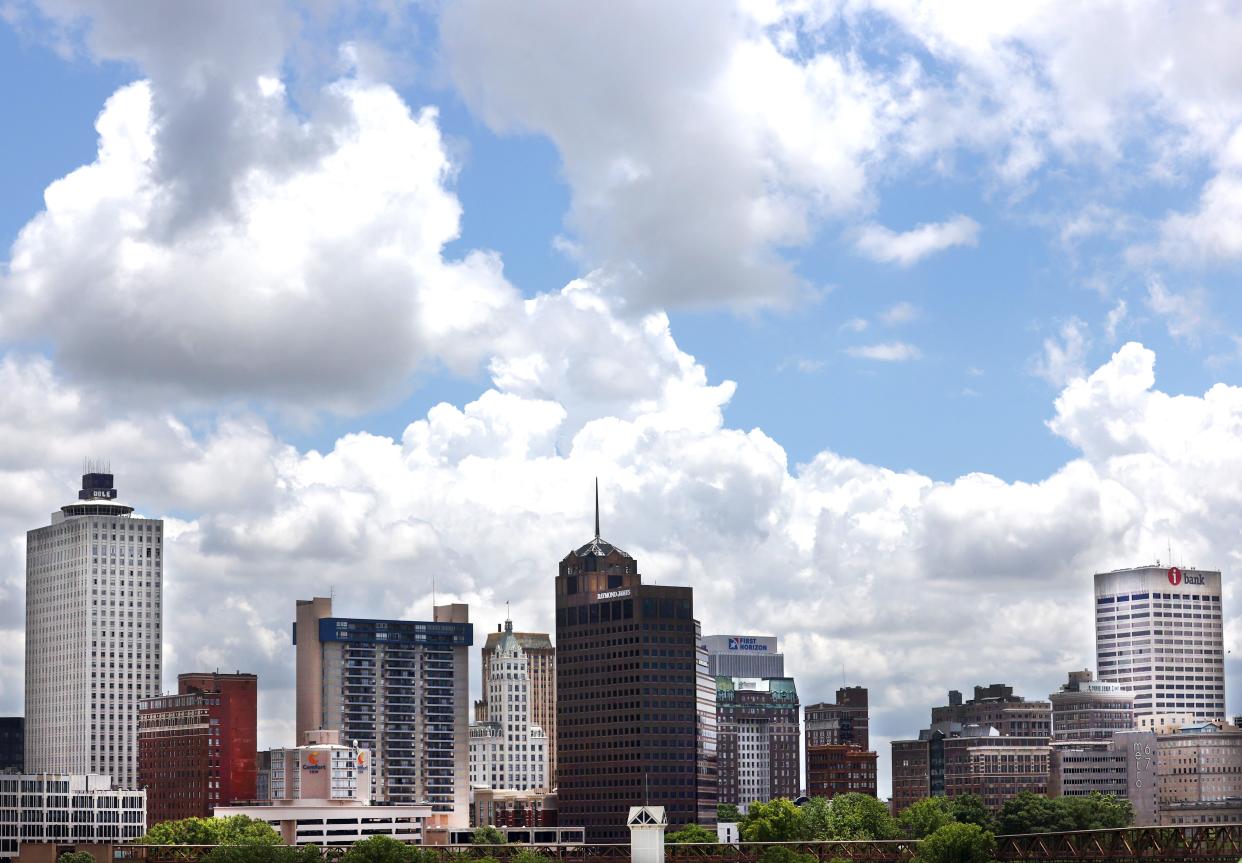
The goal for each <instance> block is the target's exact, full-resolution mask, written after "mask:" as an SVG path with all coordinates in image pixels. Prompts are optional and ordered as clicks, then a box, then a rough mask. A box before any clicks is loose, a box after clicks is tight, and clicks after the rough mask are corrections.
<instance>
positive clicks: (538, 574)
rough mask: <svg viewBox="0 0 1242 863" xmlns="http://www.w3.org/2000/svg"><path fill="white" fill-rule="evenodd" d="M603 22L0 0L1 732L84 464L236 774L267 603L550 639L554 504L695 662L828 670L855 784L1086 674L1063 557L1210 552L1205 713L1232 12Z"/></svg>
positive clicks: (824, 9)
mask: <svg viewBox="0 0 1242 863" xmlns="http://www.w3.org/2000/svg"><path fill="white" fill-rule="evenodd" d="M604 6H605V8H603V9H602V10H601V11H599V12H597V13H595V14H579V13H578V10H577V9H575V10H573V12H572V13H571V12H569V11H566V10H565V9H564V8H562V7H561V6H559V5H558V4H554V3H548V2H543V0H532V2H530V3H522V4H511V3H504V2H496V0H455V2H452V3H445V4H436V3H433V4H370V3H368V2H363V3H361V4H343V5H340V6H338V5H335V4H313V8H312V9H310V10H308V9H307V8H304V4H291V3H288V2H285V0H254V2H249V3H245V4H239V5H238V7H237V9H236V13H235V14H233V15H228V16H224V15H219V14H213V8H214V7H213V4H190V3H155V4H142V3H138V4H116V3H98V2H95V3H88V2H84V0H65V2H56V3H52V2H49V0H17V2H15V3H8V4H6V5H5V12H4V14H3V15H0V106H3V107H4V108H5V110H6V113H5V119H6V122H5V129H6V132H7V133H8V134H6V136H5V139H4V140H5V146H4V153H3V157H2V158H0V241H2V242H0V247H2V248H3V249H4V251H3V253H0V443H2V451H3V452H4V454H5V457H6V458H5V460H4V462H3V464H0V482H2V483H3V484H4V488H5V489H6V494H5V496H4V505H3V506H0V537H4V538H5V539H6V540H7V541H6V542H4V543H0V714H7V713H20V712H23V708H22V705H23V699H24V694H23V692H22V690H23V687H24V685H25V684H24V678H23V674H24V672H23V670H22V669H23V666H24V654H25V649H26V645H27V638H28V637H29V634H28V633H27V632H26V631H25V621H24V609H25V608H26V607H27V605H28V604H30V603H31V600H32V598H33V597H32V595H31V594H29V593H27V589H26V586H25V555H26V553H27V551H28V550H27V548H26V545H25V534H26V531H27V530H29V529H31V528H32V527H36V526H39V525H45V524H47V516H48V514H49V513H51V512H53V511H55V510H56V509H57V508H58V507H60V506H62V505H63V504H64V503H65V501H66V500H67V499H69V498H71V497H72V496H73V493H74V490H75V489H76V488H77V465H78V463H79V462H80V460H81V459H82V457H83V456H105V457H106V456H111V458H112V459H113V467H114V469H115V471H116V473H117V475H118V480H119V482H120V484H121V487H122V490H123V492H124V495H125V497H126V498H127V499H128V503H130V504H133V505H135V506H137V507H138V508H139V510H140V512H141V513H143V514H148V515H152V516H158V517H160V518H162V519H163V520H164V548H165V550H166V552H167V559H168V561H169V564H168V566H167V567H166V569H165V570H164V573H163V575H164V578H163V581H164V588H163V596H162V602H163V607H164V615H165V620H164V630H163V633H162V635H163V638H162V641H163V647H164V656H163V666H162V671H161V676H162V680H157V681H155V684H156V685H157V686H158V687H159V688H160V689H163V690H171V689H173V687H174V684H175V674H176V673H177V672H179V671H203V670H211V669H215V668H219V669H223V670H233V669H242V670H245V671H247V672H252V673H255V674H257V675H258V677H259V680H260V682H261V683H260V685H261V687H262V690H263V693H262V696H261V699H260V702H261V704H260V711H261V716H260V730H259V735H260V742H261V745H287V744H289V743H292V742H294V740H293V738H294V734H293V725H292V718H291V717H290V716H288V714H287V713H286V712H285V711H283V710H281V709H280V708H279V705H280V704H282V703H291V702H292V699H293V697H294V692H293V674H292V662H293V660H292V655H291V653H292V651H291V649H290V647H289V644H288V641H289V632H288V622H289V621H288V609H289V607H290V598H291V597H297V596H302V597H306V596H321V597H323V596H332V595H333V594H334V592H335V595H336V596H337V603H338V612H339V613H340V614H341V615H342V616H349V617H357V618H383V619H392V620H425V619H428V618H429V617H430V616H431V615H432V611H431V609H432V607H433V605H435V604H437V603H464V604H468V605H469V606H470V609H471V619H472V620H475V621H477V622H478V625H479V627H480V632H483V631H484V630H490V629H492V628H494V626H495V625H496V624H497V623H499V622H501V621H503V620H504V619H505V615H504V613H503V606H504V604H505V602H506V601H510V602H512V604H513V608H512V618H513V619H514V620H515V621H521V626H522V628H523V629H528V630H531V631H545V632H551V631H553V630H554V625H553V610H552V608H551V605H550V602H549V601H548V592H549V591H550V589H551V587H550V584H551V582H550V576H549V567H550V565H551V563H553V562H555V561H558V560H561V559H562V558H563V556H564V554H565V552H566V551H567V550H568V549H571V548H575V547H577V545H578V544H579V543H580V542H581V539H582V536H583V535H584V532H589V529H590V528H589V525H590V507H589V499H590V490H589V484H590V478H591V477H593V476H597V475H598V476H600V477H601V492H602V497H601V504H602V513H601V515H602V518H603V521H604V525H605V528H606V529H605V533H606V534H607V535H609V536H611V537H614V538H616V539H617V540H618V541H619V542H620V543H621V545H622V546H623V547H624V548H626V549H627V550H628V551H630V552H631V553H632V554H634V555H635V556H636V557H637V558H638V559H640V560H642V561H643V565H644V567H645V568H646V571H645V573H644V575H645V577H646V578H647V579H649V580H651V581H653V582H658V584H659V585H666V584H669V585H672V584H676V585H684V586H687V587H689V588H692V589H693V590H694V592H695V594H694V595H695V614H696V617H698V618H699V619H700V620H701V621H702V622H703V626H704V627H705V629H704V631H705V632H709V633H762V634H765V635H772V636H775V637H778V638H779V639H780V644H781V647H782V651H783V652H784V654H785V656H786V663H785V664H786V668H785V672H786V674H788V675H789V676H791V677H794V678H795V679H796V680H797V689H798V693H799V697H800V698H801V699H802V701H803V702H804V703H808V704H809V703H815V702H818V701H823V700H827V699H830V698H831V697H832V693H833V692H835V691H836V690H837V689H839V688H841V687H842V686H844V685H849V684H858V685H862V686H865V687H867V688H868V690H869V693H870V698H871V704H872V715H871V727H870V733H871V737H872V741H871V743H872V747H873V748H874V749H876V750H877V751H878V752H879V753H880V769H881V777H880V790H881V793H883V792H884V791H885V790H886V789H887V787H888V745H887V744H888V741H890V740H891V739H894V738H898V739H902V738H905V737H906V736H907V735H909V734H910V733H912V732H914V731H916V730H917V729H919V728H922V727H923V726H924V724H925V719H926V717H925V711H926V707H927V706H928V705H931V704H936V703H939V700H940V699H941V698H942V696H943V693H944V691H945V690H948V689H959V690H962V689H968V688H969V687H971V686H973V685H975V684H988V683H991V682H994V681H1005V682H1006V683H1009V684H1011V685H1012V686H1013V687H1014V688H1015V691H1017V692H1020V693H1023V694H1024V695H1026V696H1028V697H1031V698H1036V697H1046V696H1047V695H1048V694H1049V693H1051V692H1053V691H1056V689H1057V687H1058V686H1059V685H1060V684H1061V683H1062V682H1063V680H1064V675H1065V672H1066V671H1067V670H1070V669H1075V670H1076V669H1082V668H1090V667H1094V662H1093V660H1092V657H1093V655H1094V643H1093V641H1094V637H1093V624H1094V617H1093V609H1092V608H1091V605H1090V602H1091V587H1090V584H1091V580H1092V575H1093V574H1094V573H1096V572H1103V571H1108V570H1113V569H1116V568H1119V567H1128V566H1138V565H1142V564H1148V563H1153V562H1154V561H1155V560H1156V559H1160V560H1161V561H1162V566H1163V565H1166V564H1168V563H1170V562H1172V563H1175V564H1177V565H1178V566H1179V567H1181V568H1183V569H1187V570H1189V569H1192V568H1194V567H1207V568H1211V569H1212V570H1219V571H1221V572H1222V573H1223V589H1222V592H1221V593H1222V596H1223V605H1224V609H1225V620H1224V627H1223V638H1224V642H1225V649H1226V650H1227V651H1231V653H1229V654H1227V655H1226V661H1225V667H1224V672H1225V678H1226V687H1227V692H1228V693H1231V694H1230V695H1229V697H1230V698H1231V699H1235V700H1234V701H1233V702H1232V703H1229V704H1226V706H1225V707H1226V710H1225V712H1226V714H1227V715H1231V714H1232V713H1234V712H1237V711H1239V710H1242V703H1239V702H1237V701H1236V698H1237V695H1236V693H1238V692H1242V665H1240V664H1239V663H1238V661H1237V659H1235V657H1239V656H1242V654H1240V653H1239V650H1238V648H1239V638H1242V622H1240V618H1239V616H1238V614H1237V613H1236V612H1237V610H1238V609H1240V608H1242V605H1240V604H1239V601H1240V600H1242V592H1240V591H1239V589H1238V587H1237V586H1236V584H1235V582H1236V581H1237V579H1236V574H1237V571H1238V567H1239V563H1240V562H1242V552H1240V551H1239V549H1238V544H1237V537H1238V536H1239V535H1240V534H1242V488H1240V487H1239V485H1238V483H1237V482H1236V481H1235V479H1234V478H1235V477H1237V476H1242V439H1239V436H1238V435H1237V433H1236V429H1237V428H1239V427H1242V386H1239V383H1240V381H1239V375H1240V372H1242V351H1240V350H1239V345H1240V344H1242V341H1239V338H1240V337H1239V335H1238V334H1239V333H1242V328H1240V324H1242V295H1240V294H1239V293H1238V291H1237V290H1236V286H1235V282H1236V276H1237V273H1238V267H1239V262H1240V261H1242V240H1240V239H1239V238H1242V179H1240V178H1242V100H1240V99H1238V97H1237V95H1236V92H1235V91H1236V87H1234V86H1233V85H1232V83H1231V82H1232V81H1233V80H1234V79H1235V77H1236V75H1237V74H1238V73H1239V72H1242V60H1239V59H1238V57H1237V55H1238V52H1237V51H1236V50H1235V46H1236V43H1237V37H1238V34H1239V33H1242V15H1240V14H1238V11H1237V10H1236V9H1235V8H1232V7H1228V6H1215V7H1210V8H1208V7H1204V8H1200V7H1199V6H1187V5H1179V4H1167V3H1164V4H1160V3H1146V4H1144V3H1126V4H1121V3H1111V2H1101V3H1098V4H1092V7H1091V9H1090V10H1085V11H1083V12H1082V13H1081V14H1080V15H1075V16H1067V15H1064V14H1061V13H1059V12H1058V10H1057V8H1056V7H1055V5H1054V6H1051V7H1041V6H1039V5H1038V4H1030V5H1023V6H1022V7H1021V8H1018V7H1015V6H1012V5H1007V4H981V6H980V8H979V9H978V10H972V11H971V12H970V13H962V12H960V8H961V7H954V6H953V5H952V4H935V3H925V4H923V5H922V6H916V5H914V4H904V3H901V2H878V0H877V2H871V0H860V2H857V3H849V4H824V5H822V6H821V7H819V9H818V10H816V9H814V8H813V6H814V4H790V3H754V2H747V3H743V2H736V3H732V2H711V0H687V2H685V3H679V4H654V5H650V4H649V5H646V6H643V5H641V4H628V3H619V4H604ZM955 10H957V11H955ZM1170 546H1171V551H1172V554H1171V556H1172V558H1173V560H1172V561H1170V560H1168V558H1169V557H1170ZM433 596H434V598H433ZM127 599H128V597H127ZM476 658H477V656H476ZM472 664H473V661H472ZM477 687H478V677H477V672H476V675H475V676H474V679H473V681H472V692H471V696H472V697H475V698H477V697H478V695H479V693H478V688H477Z"/></svg>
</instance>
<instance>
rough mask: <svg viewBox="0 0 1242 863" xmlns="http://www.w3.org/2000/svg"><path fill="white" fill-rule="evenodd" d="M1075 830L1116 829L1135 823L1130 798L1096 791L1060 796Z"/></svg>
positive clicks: (1059, 798) (1061, 803)
mask: <svg viewBox="0 0 1242 863" xmlns="http://www.w3.org/2000/svg"><path fill="white" fill-rule="evenodd" d="M1055 802H1056V803H1057V805H1058V806H1061V807H1062V808H1063V809H1065V810H1066V812H1067V813H1068V819H1069V821H1070V823H1072V824H1073V828H1072V829H1074V830H1116V829H1118V828H1121V827H1129V826H1130V825H1131V824H1133V823H1134V807H1133V806H1131V805H1130V801H1129V800H1125V799H1123V798H1120V797H1113V796H1112V795H1111V794H1101V793H1100V792H1098V791H1096V792H1093V793H1091V794H1090V795H1088V796H1086V797H1058V798H1056V801H1055Z"/></svg>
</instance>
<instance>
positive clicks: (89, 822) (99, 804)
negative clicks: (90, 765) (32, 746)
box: [0, 773, 147, 861]
mask: <svg viewBox="0 0 1242 863" xmlns="http://www.w3.org/2000/svg"><path fill="white" fill-rule="evenodd" d="M146 799H147V795H146V793H145V792H143V791H122V790H119V789H117V788H116V787H115V786H114V785H113V783H112V778H111V777H110V776H97V775H64V774H54V773H36V774H29V773H27V774H3V775H0V861H10V860H17V859H18V857H19V855H20V854H21V846H22V845H25V844H35V845H44V844H51V843H55V844H58V845H70V844H76V843H79V842H81V843H116V844H119V843H121V842H128V841H130V840H133V839H137V838H138V837H139V836H141V835H142V834H143V833H145V832H147V820H146V808H147V807H146Z"/></svg>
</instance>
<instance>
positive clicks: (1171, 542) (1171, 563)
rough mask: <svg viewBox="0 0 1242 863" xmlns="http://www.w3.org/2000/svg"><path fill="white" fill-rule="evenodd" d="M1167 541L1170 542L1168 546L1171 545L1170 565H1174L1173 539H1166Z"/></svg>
mask: <svg viewBox="0 0 1242 863" xmlns="http://www.w3.org/2000/svg"><path fill="white" fill-rule="evenodd" d="M1165 542H1166V543H1168V547H1169V566H1172V565H1173V541H1172V540H1169V539H1166V540H1165Z"/></svg>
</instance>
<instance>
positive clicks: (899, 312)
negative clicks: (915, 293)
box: [880, 302, 919, 327]
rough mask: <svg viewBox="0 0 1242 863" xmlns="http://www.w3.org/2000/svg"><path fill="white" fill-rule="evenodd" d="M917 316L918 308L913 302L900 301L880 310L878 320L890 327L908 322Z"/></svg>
mask: <svg viewBox="0 0 1242 863" xmlns="http://www.w3.org/2000/svg"><path fill="white" fill-rule="evenodd" d="M918 316H919V310H918V307H917V306H915V305H914V304H913V303H907V302H900V303H897V305H895V306H892V307H891V308H888V309H886V310H885V311H884V312H882V313H881V314H880V320H882V321H883V322H884V323H886V324H888V325H889V326H890V327H895V326H897V325H898V324H908V323H910V321H913V320H914V319H916V318H917V317H918Z"/></svg>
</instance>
